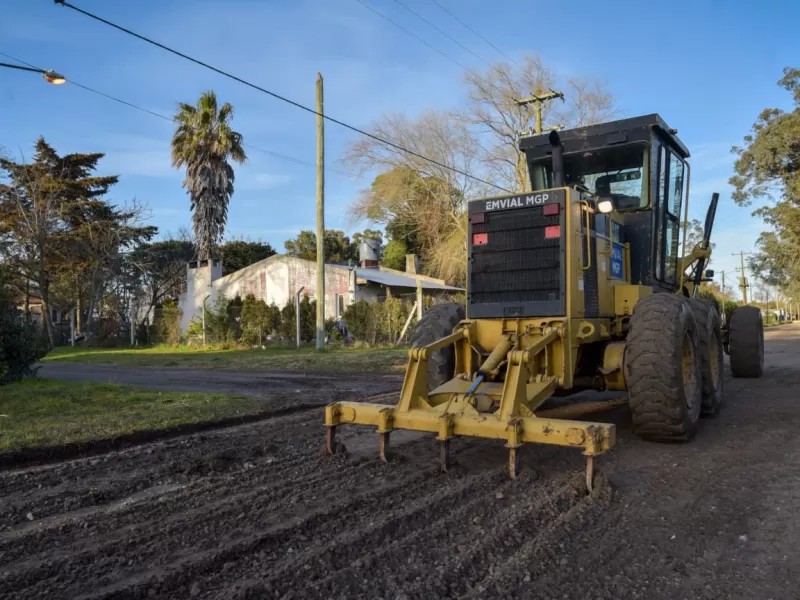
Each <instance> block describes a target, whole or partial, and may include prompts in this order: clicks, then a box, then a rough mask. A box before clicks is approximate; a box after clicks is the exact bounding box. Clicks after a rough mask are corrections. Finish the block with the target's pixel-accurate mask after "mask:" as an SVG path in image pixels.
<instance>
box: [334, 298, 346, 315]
mask: <svg viewBox="0 0 800 600" xmlns="http://www.w3.org/2000/svg"><path fill="white" fill-rule="evenodd" d="M344 298H345V295H344V294H336V316H337V317H341V316H342V315H343V314H344V306H345V302H344Z"/></svg>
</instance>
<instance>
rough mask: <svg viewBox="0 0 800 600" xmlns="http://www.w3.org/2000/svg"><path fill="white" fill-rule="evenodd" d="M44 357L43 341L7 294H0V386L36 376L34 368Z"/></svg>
mask: <svg viewBox="0 0 800 600" xmlns="http://www.w3.org/2000/svg"><path fill="white" fill-rule="evenodd" d="M45 354H47V344H46V339H45V337H44V335H43V333H42V331H41V330H40V329H39V328H38V327H37V326H36V325H34V324H32V323H26V322H25V320H24V319H23V316H22V313H21V312H20V311H19V310H17V307H16V305H15V303H14V301H13V299H12V298H11V296H10V295H9V294H7V293H4V292H3V290H0V385H2V384H5V383H10V382H12V381H17V380H19V379H22V378H23V377H26V376H34V375H36V369H35V368H34V367H33V365H34V364H36V363H37V362H38V361H39V360H40V359H41V358H42V357H43V356H44V355H45Z"/></svg>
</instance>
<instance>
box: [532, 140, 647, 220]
mask: <svg viewBox="0 0 800 600" xmlns="http://www.w3.org/2000/svg"><path fill="white" fill-rule="evenodd" d="M649 160H650V151H649V145H648V144H644V143H636V144H625V145H620V146H611V147H606V148H599V149H596V150H587V151H581V152H571V153H569V154H565V155H564V178H565V181H566V184H567V185H569V186H576V187H578V188H582V189H584V190H585V191H587V192H589V193H591V194H594V195H596V196H603V197H609V196H610V197H612V198H613V200H614V206H615V207H616V209H617V210H618V211H620V212H625V211H632V210H641V209H644V208H647V207H648V206H649V205H650V198H649V193H648V190H649V181H648V166H649ZM530 173H531V184H532V186H533V189H534V190H542V189H548V188H551V187H553V173H552V162H551V160H549V159H545V160H542V161H537V162H534V163H532V164H531V165H530Z"/></svg>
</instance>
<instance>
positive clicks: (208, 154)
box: [172, 91, 247, 260]
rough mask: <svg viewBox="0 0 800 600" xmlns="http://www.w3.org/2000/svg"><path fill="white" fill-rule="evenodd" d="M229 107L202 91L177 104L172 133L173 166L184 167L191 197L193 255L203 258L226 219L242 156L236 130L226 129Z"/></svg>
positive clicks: (185, 184)
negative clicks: (235, 166)
mask: <svg viewBox="0 0 800 600" xmlns="http://www.w3.org/2000/svg"><path fill="white" fill-rule="evenodd" d="M232 118H233V107H232V106H231V105H230V104H229V103H227V102H226V103H225V104H223V105H222V107H220V108H218V107H217V96H216V94H215V93H214V92H212V91H208V92H204V93H203V94H202V95H201V96H200V99H199V100H198V101H197V106H196V107H195V106H192V105H191V104H184V103H183V102H181V103H180V104H179V105H178V112H177V113H176V114H175V117H174V118H173V121H174V122H175V133H174V134H173V136H172V166H174V167H176V168H180V167H186V179H184V180H183V187H184V188H186V191H187V192H188V194H189V196H190V197H191V199H192V225H193V227H194V236H195V245H196V249H197V258H198V259H199V260H208V259H211V258H213V256H214V247H215V246H216V244H217V243H218V242H219V241H220V240H221V239H222V234H223V232H224V230H225V222H226V220H227V217H228V202H229V201H230V198H231V196H232V195H233V179H234V174H233V167H232V166H231V164H230V162H229V159H231V160H234V161H236V162H237V163H239V164H242V163H244V162H245V161H246V160H247V156H246V155H245V153H244V148H243V144H242V136H241V134H239V133H237V132H235V131H233V130H232V129H231V125H230V122H231V119H232Z"/></svg>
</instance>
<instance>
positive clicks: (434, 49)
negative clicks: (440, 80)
mask: <svg viewBox="0 0 800 600" xmlns="http://www.w3.org/2000/svg"><path fill="white" fill-rule="evenodd" d="M356 2H358V3H359V4H360V5H361V6H363V7H364V8H367V9H369V10H371V11H372V12H374V13H375V14H376V15H378V16H379V17H381V18H382V19H386V20H387V21H389V23H391V24H392V25H394V26H395V27H397V28H398V29H399V30H400V31H402V32H404V33H405V34H407V35H410V36H411V37H413V38H414V39H415V40H417V41H418V42H420V43H421V44H425V45H426V46H427V47H428V48H430V49H431V50H433V51H434V52H436V53H438V54H441V55H442V56H444V57H445V58H446V59H447V60H449V61H450V62H451V63H453V64H454V65H456V66H457V67H459V68H460V69H463V70H464V71H466V70H467V67H465V66H464V65H462V64H461V63H460V62H458V61H457V60H456V59H455V58H453V57H452V56H450V55H449V54H447V53H445V52H442V51H441V50H439V49H438V48H437V47H436V46H434V45H433V44H431V43H429V42H426V41H425V40H423V39H422V38H421V37H419V36H418V35H417V34H416V33H414V32H413V31H410V30H408V29H406V28H405V27H403V26H402V25H400V24H399V23H398V22H397V21H394V20H393V19H391V18H390V17H387V16H386V15H385V14H383V13H382V12H380V11H379V10H377V9H375V8H372V7H371V6H370V5H369V4H367V3H366V2H364V1H363V0H356ZM409 10H411V9H409ZM412 12H413V11H412Z"/></svg>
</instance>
